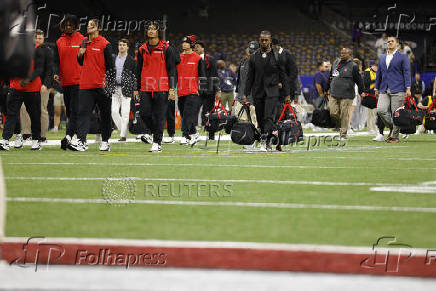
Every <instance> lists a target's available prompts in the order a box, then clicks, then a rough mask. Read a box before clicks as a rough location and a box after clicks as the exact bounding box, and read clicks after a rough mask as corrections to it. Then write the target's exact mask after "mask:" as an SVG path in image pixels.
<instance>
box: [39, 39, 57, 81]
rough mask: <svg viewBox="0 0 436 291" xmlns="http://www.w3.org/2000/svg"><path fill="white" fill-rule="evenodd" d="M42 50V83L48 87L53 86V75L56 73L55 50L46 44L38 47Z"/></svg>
mask: <svg viewBox="0 0 436 291" xmlns="http://www.w3.org/2000/svg"><path fill="white" fill-rule="evenodd" d="M38 49H40V50H41V53H42V54H43V58H44V66H43V67H44V68H43V71H42V74H41V82H42V85H45V86H46V87H47V88H52V87H53V75H54V53H53V50H52V49H51V48H50V47H49V46H48V45H46V44H43V45H41V46H39V47H38Z"/></svg>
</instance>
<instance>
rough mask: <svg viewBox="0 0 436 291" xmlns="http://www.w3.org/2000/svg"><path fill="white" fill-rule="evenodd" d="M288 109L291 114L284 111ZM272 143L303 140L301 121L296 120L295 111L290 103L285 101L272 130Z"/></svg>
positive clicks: (284, 143) (287, 143)
mask: <svg viewBox="0 0 436 291" xmlns="http://www.w3.org/2000/svg"><path fill="white" fill-rule="evenodd" d="M287 111H289V112H290V113H292V115H290V116H288V115H287V114H286V113H287ZM273 135H275V138H274V137H273V139H272V143H273V144H275V145H277V144H279V145H289V144H292V143H295V142H298V141H301V140H303V128H302V127H301V123H300V122H299V121H298V120H297V116H296V115H295V111H294V109H293V108H292V106H291V104H289V103H286V104H285V106H284V107H283V110H282V113H281V114H280V117H279V120H278V121H277V127H276V130H275V131H273Z"/></svg>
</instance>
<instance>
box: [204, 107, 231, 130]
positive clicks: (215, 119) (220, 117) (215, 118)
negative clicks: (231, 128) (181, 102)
mask: <svg viewBox="0 0 436 291" xmlns="http://www.w3.org/2000/svg"><path fill="white" fill-rule="evenodd" d="M228 115H229V114H228V112H227V110H226V109H225V108H224V106H223V103H222V102H221V100H218V101H216V102H215V106H214V107H213V108H212V110H211V111H210V112H209V113H206V123H205V126H204V128H205V130H206V131H207V132H209V133H215V132H217V131H220V130H222V129H223V128H224V126H225V125H226V123H227V118H228Z"/></svg>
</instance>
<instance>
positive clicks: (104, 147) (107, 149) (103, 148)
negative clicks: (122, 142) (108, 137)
mask: <svg viewBox="0 0 436 291" xmlns="http://www.w3.org/2000/svg"><path fill="white" fill-rule="evenodd" d="M100 151H102V152H110V151H111V147H110V146H109V142H107V141H102V142H101V144H100Z"/></svg>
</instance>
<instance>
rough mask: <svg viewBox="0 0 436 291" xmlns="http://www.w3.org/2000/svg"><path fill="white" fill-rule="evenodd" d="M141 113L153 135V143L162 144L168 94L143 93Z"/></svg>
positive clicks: (140, 106) (141, 94)
mask: <svg viewBox="0 0 436 291" xmlns="http://www.w3.org/2000/svg"><path fill="white" fill-rule="evenodd" d="M139 96H140V98H141V101H140V105H139V112H140V115H141V118H142V120H143V121H144V123H145V125H146V126H147V128H148V129H150V130H151V133H153V142H154V143H158V144H161V143H162V137H163V130H164V127H165V120H166V113H167V109H168V92H153V93H152V92H143V91H141V92H140V93H139Z"/></svg>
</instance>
